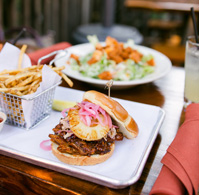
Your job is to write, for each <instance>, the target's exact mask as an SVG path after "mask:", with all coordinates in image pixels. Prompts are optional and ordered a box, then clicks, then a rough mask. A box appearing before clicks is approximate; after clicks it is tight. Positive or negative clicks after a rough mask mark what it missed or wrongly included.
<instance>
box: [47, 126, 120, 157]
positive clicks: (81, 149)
mask: <svg viewBox="0 0 199 195" xmlns="http://www.w3.org/2000/svg"><path fill="white" fill-rule="evenodd" d="M68 130H69V131H70V129H68ZM53 131H54V134H50V135H49V137H50V138H51V141H52V142H54V143H56V144H57V145H58V148H57V150H58V151H60V152H61V153H68V154H76V155H81V156H91V155H93V154H106V153H108V152H109V151H110V150H111V144H112V143H113V142H114V141H115V140H117V141H121V140H122V139H123V134H122V133H121V132H118V130H117V133H116V136H115V137H114V138H111V137H109V136H107V137H106V140H105V139H104V138H102V139H100V140H97V141H85V140H82V139H80V138H78V137H77V136H76V135H75V134H71V135H70V136H66V135H67V134H68V132H67V131H63V129H62V124H58V125H57V126H56V127H55V128H54V129H53Z"/></svg>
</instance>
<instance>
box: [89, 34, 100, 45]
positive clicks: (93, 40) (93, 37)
mask: <svg viewBox="0 0 199 195" xmlns="http://www.w3.org/2000/svg"><path fill="white" fill-rule="evenodd" d="M87 39H88V41H89V42H90V43H91V44H93V45H94V46H96V45H97V44H98V43H99V40H98V38H97V36H96V35H88V36H87Z"/></svg>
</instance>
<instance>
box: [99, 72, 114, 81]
mask: <svg viewBox="0 0 199 195" xmlns="http://www.w3.org/2000/svg"><path fill="white" fill-rule="evenodd" d="M98 77H99V78H100V79H102V80H111V79H112V78H113V77H112V74H111V73H110V72H109V71H104V72H102V73H101V74H99V75H98Z"/></svg>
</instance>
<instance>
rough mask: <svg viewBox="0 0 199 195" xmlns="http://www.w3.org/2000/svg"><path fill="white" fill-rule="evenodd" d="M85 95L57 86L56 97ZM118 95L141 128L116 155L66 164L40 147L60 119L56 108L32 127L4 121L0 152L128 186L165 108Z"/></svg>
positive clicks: (140, 168) (139, 168)
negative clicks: (85, 163)
mask: <svg viewBox="0 0 199 195" xmlns="http://www.w3.org/2000/svg"><path fill="white" fill-rule="evenodd" d="M82 95H83V91H78V90H74V89H68V88H63V87H57V88H56V92H55V99H60V100H69V101H78V102H79V101H81V100H82ZM115 99H116V100H117V101H119V102H120V103H121V104H122V105H123V106H124V108H126V110H127V111H128V112H129V114H130V115H131V116H132V117H133V118H134V119H135V121H136V122H137V124H138V127H139V130H140V132H139V135H138V137H137V138H135V139H133V140H128V139H126V138H125V139H124V140H123V141H121V142H116V147H115V151H114V153H113V155H112V156H111V157H110V158H109V159H108V160H107V161H105V162H103V163H101V164H98V165H93V166H72V165H67V164H64V163H62V162H60V161H59V160H58V159H57V158H56V157H55V156H54V155H53V154H52V153H51V151H44V150H42V149H41V148H40V147H39V145H40V143H41V142H42V141H43V140H46V139H48V134H49V133H52V130H51V129H52V128H53V127H54V126H55V125H56V124H57V123H58V122H59V119H60V117H61V113H60V112H56V111H53V112H52V113H51V115H50V117H49V118H48V119H47V120H45V121H44V122H42V123H41V124H39V125H38V126H37V127H35V128H33V129H31V130H30V131H24V130H23V129H20V128H18V127H14V126H9V125H5V126H4V128H3V130H2V132H0V154H4V155H7V156H10V157H13V158H17V159H20V160H23V161H26V162H29V163H32V164H35V165H38V166H41V167H45V168H48V169H52V170H54V171H58V172H61V173H64V174H67V175H71V176H74V177H77V178H81V179H83V180H87V181H90V182H94V183H97V184H100V185H104V186H107V187H110V188H116V189H118V188H124V187H127V186H129V185H131V184H133V183H135V182H136V181H137V180H138V179H139V178H140V176H141V173H142V171H143V168H144V166H145V163H146V161H147V158H148V156H149V154H150V151H151V148H152V146H153V143H154V141H155V139H156V137H157V135H158V131H159V129H160V127H161V125H162V122H163V120H164V117H165V112H164V110H163V109H161V108H160V107H157V106H151V105H147V104H141V103H136V102H132V101H126V100H121V99H117V98H115ZM30 138H31V139H30Z"/></svg>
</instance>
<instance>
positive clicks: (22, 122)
mask: <svg viewBox="0 0 199 195" xmlns="http://www.w3.org/2000/svg"><path fill="white" fill-rule="evenodd" d="M60 83H61V82H59V83H57V84H55V85H53V86H52V87H50V88H48V89H46V90H45V91H43V92H41V93H39V94H38V95H36V96H34V97H33V98H28V99H27V98H24V97H20V96H16V95H12V94H8V93H4V92H0V111H2V112H4V113H5V114H6V115H7V120H6V123H7V124H9V125H14V126H17V127H20V128H24V129H26V130H29V129H31V128H33V127H35V126H36V125H38V124H39V123H40V122H42V121H43V120H45V119H46V118H48V117H49V115H50V113H51V110H52V103H53V98H54V94H55V89H56V86H57V85H59V84H60ZM23 100H25V101H28V102H27V103H28V104H29V103H30V105H32V109H31V111H30V113H29V117H28V118H29V119H28V121H27V119H26V118H25V115H24V110H23V108H22V101H23Z"/></svg>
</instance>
